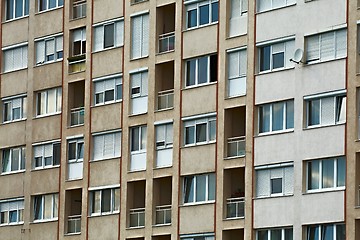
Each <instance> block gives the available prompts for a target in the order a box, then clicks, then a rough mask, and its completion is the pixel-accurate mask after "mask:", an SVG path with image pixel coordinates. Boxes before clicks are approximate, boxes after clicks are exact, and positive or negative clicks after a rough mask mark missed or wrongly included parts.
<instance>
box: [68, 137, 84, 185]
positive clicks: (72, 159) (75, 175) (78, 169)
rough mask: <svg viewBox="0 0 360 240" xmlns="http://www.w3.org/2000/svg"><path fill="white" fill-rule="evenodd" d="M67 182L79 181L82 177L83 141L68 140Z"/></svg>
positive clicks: (79, 139)
mask: <svg viewBox="0 0 360 240" xmlns="http://www.w3.org/2000/svg"><path fill="white" fill-rule="evenodd" d="M67 150H68V153H67V154H68V169H67V170H68V173H67V174H68V176H67V177H68V180H74V179H81V178H82V176H83V162H84V139H83V138H77V139H71V140H68V149H67Z"/></svg>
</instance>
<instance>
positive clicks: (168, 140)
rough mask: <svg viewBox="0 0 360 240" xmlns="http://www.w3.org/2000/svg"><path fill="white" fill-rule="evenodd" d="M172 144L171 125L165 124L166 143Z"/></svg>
mask: <svg viewBox="0 0 360 240" xmlns="http://www.w3.org/2000/svg"><path fill="white" fill-rule="evenodd" d="M172 142H173V125H172V124H167V125H166V143H172Z"/></svg>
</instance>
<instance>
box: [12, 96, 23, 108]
mask: <svg viewBox="0 0 360 240" xmlns="http://www.w3.org/2000/svg"><path fill="white" fill-rule="evenodd" d="M21 100H22V99H21V98H15V99H13V100H12V108H13V109H14V108H20V107H21V102H22V101H21Z"/></svg>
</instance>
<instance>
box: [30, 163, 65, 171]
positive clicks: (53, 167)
mask: <svg viewBox="0 0 360 240" xmlns="http://www.w3.org/2000/svg"><path fill="white" fill-rule="evenodd" d="M56 168H60V164H59V165H54V166H48V167H38V168H33V169H31V170H30V172H37V171H42V170H49V169H56Z"/></svg>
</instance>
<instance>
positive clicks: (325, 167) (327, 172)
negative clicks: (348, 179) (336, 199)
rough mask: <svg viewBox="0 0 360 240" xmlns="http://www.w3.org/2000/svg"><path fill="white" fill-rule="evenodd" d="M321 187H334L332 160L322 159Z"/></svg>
mask: <svg viewBox="0 0 360 240" xmlns="http://www.w3.org/2000/svg"><path fill="white" fill-rule="evenodd" d="M322 187H323V188H332V187H334V160H333V159H329V160H323V161H322Z"/></svg>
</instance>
